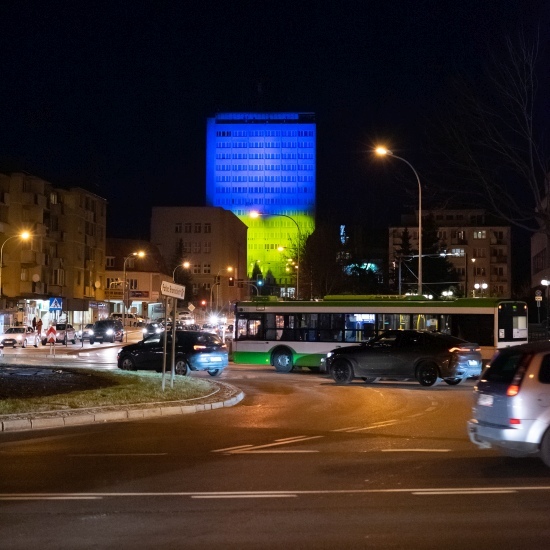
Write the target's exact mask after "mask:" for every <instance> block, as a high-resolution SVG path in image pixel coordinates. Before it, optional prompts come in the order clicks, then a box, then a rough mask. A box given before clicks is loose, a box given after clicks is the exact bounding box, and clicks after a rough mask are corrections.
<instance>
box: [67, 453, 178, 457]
mask: <svg viewBox="0 0 550 550" xmlns="http://www.w3.org/2000/svg"><path fill="white" fill-rule="evenodd" d="M167 454H168V453H81V454H70V455H68V456H72V457H75V456H79V457H82V456H166V455H167Z"/></svg>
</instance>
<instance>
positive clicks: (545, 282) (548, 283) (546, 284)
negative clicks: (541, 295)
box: [540, 279, 550, 334]
mask: <svg viewBox="0 0 550 550" xmlns="http://www.w3.org/2000/svg"><path fill="white" fill-rule="evenodd" d="M540 284H541V285H542V286H545V287H546V333H547V334H548V329H549V328H550V327H549V326H548V308H549V307H550V303H549V302H548V287H549V286H550V280H549V279H543V280H542V281H541V282H540Z"/></svg>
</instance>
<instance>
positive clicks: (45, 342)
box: [42, 338, 48, 346]
mask: <svg viewBox="0 0 550 550" xmlns="http://www.w3.org/2000/svg"><path fill="white" fill-rule="evenodd" d="M47 343H48V341H47V340H46V338H42V345H43V346H45V345H46V344H47Z"/></svg>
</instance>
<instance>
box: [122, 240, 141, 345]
mask: <svg viewBox="0 0 550 550" xmlns="http://www.w3.org/2000/svg"><path fill="white" fill-rule="evenodd" d="M144 256H145V252H143V250H140V251H138V252H132V253H131V254H129V255H128V256H126V258H124V265H123V267H122V272H123V274H124V277H123V287H122V328H123V330H124V333H125V334H126V342H127V341H128V332H127V331H126V329H125V326H126V302H127V300H128V298H129V293H128V289H127V288H126V263H127V262H128V260H129V259H130V258H136V257H137V258H143V257H144Z"/></svg>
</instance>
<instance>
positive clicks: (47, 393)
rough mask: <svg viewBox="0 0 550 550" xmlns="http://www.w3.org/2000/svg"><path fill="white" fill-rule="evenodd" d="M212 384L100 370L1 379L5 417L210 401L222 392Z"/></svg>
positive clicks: (12, 374)
mask: <svg viewBox="0 0 550 550" xmlns="http://www.w3.org/2000/svg"><path fill="white" fill-rule="evenodd" d="M217 387H218V386H216V385H214V384H212V383H211V382H209V381H208V380H202V379H197V378H192V377H184V376H176V377H175V379H174V387H173V388H172V387H171V378H170V374H169V373H167V374H166V377H165V389H164V391H163V390H162V375H161V374H158V373H153V372H139V373H135V372H127V371H103V370H102V371H98V370H94V369H78V370H76V369H74V370H72V369H70V368H53V369H40V370H37V369H31V368H29V369H28V371H25V369H18V370H17V371H13V372H2V373H0V415H8V414H20V413H33V412H46V411H60V410H71V409H82V408H94V407H106V406H113V405H132V404H142V403H162V402H167V401H182V400H193V399H198V398H201V397H206V396H208V395H210V394H212V393H215V392H216V390H217Z"/></svg>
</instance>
